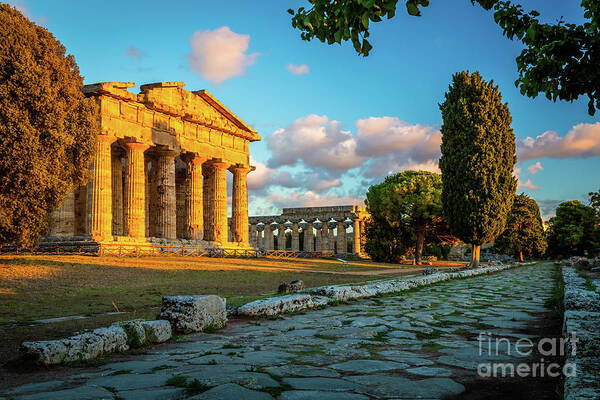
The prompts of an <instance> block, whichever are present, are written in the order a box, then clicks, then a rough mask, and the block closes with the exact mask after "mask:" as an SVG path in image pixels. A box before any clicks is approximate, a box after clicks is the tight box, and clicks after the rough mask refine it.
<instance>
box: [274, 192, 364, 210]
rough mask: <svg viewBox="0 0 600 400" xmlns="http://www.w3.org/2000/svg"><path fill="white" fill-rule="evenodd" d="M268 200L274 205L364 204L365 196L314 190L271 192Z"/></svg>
mask: <svg viewBox="0 0 600 400" xmlns="http://www.w3.org/2000/svg"><path fill="white" fill-rule="evenodd" d="M267 200H268V201H269V202H270V203H271V204H273V206H274V207H276V208H278V209H281V208H283V207H317V206H323V205H327V206H343V205H349V204H356V205H364V198H360V197H354V196H347V195H346V196H339V195H336V194H319V193H315V192H313V191H308V192H291V193H285V194H282V193H271V194H269V196H268V198H267Z"/></svg>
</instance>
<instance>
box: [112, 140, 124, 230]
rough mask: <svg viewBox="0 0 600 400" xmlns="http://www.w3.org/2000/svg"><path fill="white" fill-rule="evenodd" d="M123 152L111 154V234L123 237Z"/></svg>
mask: <svg viewBox="0 0 600 400" xmlns="http://www.w3.org/2000/svg"><path fill="white" fill-rule="evenodd" d="M122 157H123V151H122V150H119V149H115V150H113V152H112V215H113V217H112V233H113V235H115V236H123V160H122Z"/></svg>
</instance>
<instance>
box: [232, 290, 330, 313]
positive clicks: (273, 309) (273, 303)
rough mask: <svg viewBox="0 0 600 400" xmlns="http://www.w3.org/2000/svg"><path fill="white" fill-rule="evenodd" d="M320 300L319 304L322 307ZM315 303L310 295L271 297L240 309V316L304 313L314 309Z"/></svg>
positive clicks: (238, 311)
mask: <svg viewBox="0 0 600 400" xmlns="http://www.w3.org/2000/svg"><path fill="white" fill-rule="evenodd" d="M322 303H323V300H322V299H320V300H319V302H318V304H319V305H322ZM314 307H315V302H314V301H313V297H312V296H311V295H309V294H289V295H286V296H281V297H271V298H268V299H263V300H256V301H252V302H250V303H248V304H244V305H243V306H241V307H240V308H238V310H237V313H238V315H244V316H247V317H260V316H272V315H278V314H284V313H286V312H295V311H302V310H306V309H309V308H314Z"/></svg>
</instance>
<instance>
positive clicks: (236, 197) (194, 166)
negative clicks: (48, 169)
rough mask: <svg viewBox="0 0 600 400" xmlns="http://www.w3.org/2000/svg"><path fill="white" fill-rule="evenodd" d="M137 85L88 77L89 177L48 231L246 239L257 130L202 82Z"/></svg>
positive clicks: (120, 237)
mask: <svg viewBox="0 0 600 400" xmlns="http://www.w3.org/2000/svg"><path fill="white" fill-rule="evenodd" d="M133 86H135V85H134V84H133V83H125V82H103V83H96V84H92V85H86V86H84V89H83V91H84V93H85V94H86V95H87V96H90V97H93V98H95V100H96V102H97V104H98V107H99V109H100V132H99V133H98V136H97V140H96V147H95V155H94V159H93V163H92V165H91V178H90V181H89V183H88V184H87V185H86V186H84V187H80V188H77V189H76V190H75V191H74V192H72V193H71V194H69V196H68V197H67V199H66V201H65V202H64V204H63V205H62V207H61V208H60V210H57V211H55V212H54V213H53V224H52V232H51V236H52V237H51V238H46V240H47V241H52V240H55V241H68V240H73V241H77V240H84V241H85V240H88V241H89V240H91V241H94V242H98V243H148V242H159V243H163V244H164V243H168V244H170V243H175V244H177V243H181V242H182V240H183V241H185V243H187V244H190V243H195V244H197V245H204V246H215V247H221V248H249V241H248V191H247V182H246V177H247V174H248V173H249V172H250V171H252V170H254V167H252V166H250V165H249V144H250V142H254V141H258V140H260V139H261V138H260V136H259V135H258V134H257V132H256V131H255V130H254V129H252V128H251V127H249V126H248V125H247V124H246V123H245V122H244V121H242V120H241V119H240V118H238V117H237V116H236V115H235V114H234V113H232V112H231V111H229V110H228V109H227V107H225V106H224V105H223V104H221V103H220V102H219V101H218V100H217V99H216V98H214V97H213V96H212V95H211V94H210V93H208V92H207V91H205V90H200V91H196V92H189V91H187V90H184V89H183V86H184V83H183V82H161V83H152V84H148V85H142V86H141V87H140V93H139V94H134V93H131V92H129V91H128V90H127V88H131V87H133ZM227 171H230V172H231V173H232V174H233V188H232V210H231V233H230V236H231V240H228V209H227V208H228V206H227V181H226V173H227Z"/></svg>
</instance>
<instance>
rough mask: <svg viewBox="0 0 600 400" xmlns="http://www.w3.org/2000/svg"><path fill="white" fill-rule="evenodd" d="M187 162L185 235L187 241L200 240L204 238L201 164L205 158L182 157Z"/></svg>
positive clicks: (189, 155)
mask: <svg viewBox="0 0 600 400" xmlns="http://www.w3.org/2000/svg"><path fill="white" fill-rule="evenodd" d="M183 159H184V161H186V162H187V169H186V194H185V233H186V238H187V239H192V240H202V238H203V237H204V205H203V203H204V196H203V187H204V183H203V182H202V164H203V163H204V161H206V158H204V157H200V156H198V155H197V154H195V153H187V154H186V155H185V156H184V158H183Z"/></svg>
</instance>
